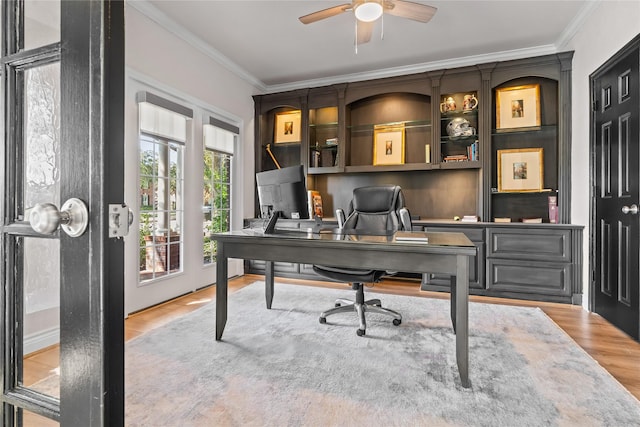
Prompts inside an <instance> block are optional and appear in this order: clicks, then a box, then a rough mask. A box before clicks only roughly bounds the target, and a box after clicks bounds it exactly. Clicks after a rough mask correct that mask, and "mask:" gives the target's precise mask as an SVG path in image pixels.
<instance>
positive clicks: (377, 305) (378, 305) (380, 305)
mask: <svg viewBox="0 0 640 427" xmlns="http://www.w3.org/2000/svg"><path fill="white" fill-rule="evenodd" d="M374 305H375V306H376V307H382V304H374Z"/></svg>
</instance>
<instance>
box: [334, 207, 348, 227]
mask: <svg viewBox="0 0 640 427" xmlns="http://www.w3.org/2000/svg"><path fill="white" fill-rule="evenodd" d="M336 219H337V220H338V228H344V223H345V222H346V221H347V218H346V217H345V216H344V211H343V210H342V209H336Z"/></svg>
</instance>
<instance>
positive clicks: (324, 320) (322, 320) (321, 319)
mask: <svg viewBox="0 0 640 427" xmlns="http://www.w3.org/2000/svg"><path fill="white" fill-rule="evenodd" d="M320 323H322V324H323V325H324V324H325V323H327V318H326V317H321V318H320Z"/></svg>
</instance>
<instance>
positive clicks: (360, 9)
mask: <svg viewBox="0 0 640 427" xmlns="http://www.w3.org/2000/svg"><path fill="white" fill-rule="evenodd" d="M354 13H355V14H356V18H357V19H358V21H362V22H373V21H375V20H376V19H378V18H380V17H381V16H382V5H381V4H380V3H378V2H377V1H368V2H365V3H361V4H359V5H358V6H356V8H355V10H354Z"/></svg>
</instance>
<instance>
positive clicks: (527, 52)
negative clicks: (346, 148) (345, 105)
mask: <svg viewBox="0 0 640 427" xmlns="http://www.w3.org/2000/svg"><path fill="white" fill-rule="evenodd" d="M557 52H558V50H557V48H556V46H555V45H551V44H550V45H543V46H535V47H530V48H525V49H516V50H509V51H501V52H492V53H486V54H482V55H471V56H465V57H461V58H454V59H445V60H442V61H432V62H423V63H420V64H411V65H403V66H400V67H392V68H383V69H380V70H375V71H370V72H364V73H352V74H343V75H339V76H332V77H327V78H321V79H312V80H303V81H297V82H292V83H285V84H280V85H270V86H267V87H266V90H265V93H273V92H284V91H288V90H295V89H302V88H308V87H317V86H327V85H332V84H337V83H351V82H355V81H363V80H373V79H379V78H385V77H395V76H400V75H405V74H415V73H423V72H426V71H434V70H441V69H446V68H458V67H466V66H471V65H477V64H483V63H487V62H500V61H510V60H512V59H522V58H530V57H533V56H542V55H549V54H553V53H557Z"/></svg>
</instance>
